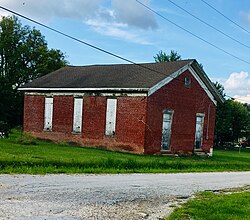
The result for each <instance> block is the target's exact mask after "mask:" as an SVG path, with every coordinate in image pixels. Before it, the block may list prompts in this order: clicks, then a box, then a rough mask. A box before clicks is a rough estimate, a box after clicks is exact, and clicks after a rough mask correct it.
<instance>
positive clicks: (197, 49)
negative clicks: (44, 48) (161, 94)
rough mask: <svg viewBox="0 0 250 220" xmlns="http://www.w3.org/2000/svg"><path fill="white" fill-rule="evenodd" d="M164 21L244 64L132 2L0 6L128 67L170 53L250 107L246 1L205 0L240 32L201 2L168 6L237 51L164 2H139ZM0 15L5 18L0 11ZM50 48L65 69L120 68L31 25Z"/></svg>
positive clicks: (249, 4)
mask: <svg viewBox="0 0 250 220" xmlns="http://www.w3.org/2000/svg"><path fill="white" fill-rule="evenodd" d="M140 1H141V2H143V3H144V4H146V5H148V6H149V7H150V8H152V9H153V10H155V11H157V12H158V13H160V14H161V15H163V16H164V17H166V18H167V19H169V20H171V21H172V22H174V23H176V24H177V25H179V26H182V27H183V28H185V29H187V30H188V31H190V32H192V33H193V34H195V35H198V36H199V37H201V38H203V39H204V40H206V41H208V42H210V43H212V44H214V45H216V46H217V47H220V48H221V49H223V50H225V51H227V52H229V53H231V54H232V55H234V56H237V57H239V58H240V59H243V60H245V61H246V62H248V63H246V62H243V61H240V60H238V59H236V58H234V57H232V56H229V55H228V54H225V53H223V52H222V51H220V50H218V49H216V48H214V47H212V46H211V45H208V44H206V43H204V42H203V41H201V40H199V39H197V38H195V37H194V36H192V35H190V34H189V33H186V32H185V31H183V30H181V29H180V28H178V27H176V26H175V25H173V24H171V23H169V22H168V21H166V20H164V19H162V18H161V17H159V16H157V15H156V14H154V13H152V12H150V11H149V10H148V9H146V8H145V7H143V6H142V5H140V4H139V3H138V2H136V0H126V1H124V0H53V1H50V0H43V1H35V0H0V5H1V6H4V7H7V8H9V9H11V10H14V11H16V12H18V13H21V14H23V15H25V16H28V17H30V18H32V19H35V20H37V21H39V22H43V23H45V24H46V25H49V26H50V27H53V28H55V29H58V30H60V31H62V32H65V33H67V34H69V35H72V36H74V37H76V38H79V39H81V40H83V41H86V42H88V43H90V44H93V45H95V46H98V47H100V48H102V49H105V50H108V51H110V52H112V53H115V54H118V55H120V56H123V57H125V58H127V59H130V60H132V61H134V62H138V63H144V62H154V58H153V56H155V55H156V54H157V53H158V52H159V51H160V50H162V51H164V52H166V53H169V52H170V50H175V51H177V52H178V53H179V54H181V56H182V59H191V58H195V59H197V60H198V62H200V63H202V64H203V67H204V69H205V71H206V73H207V74H208V76H209V77H210V79H211V80H212V81H219V82H220V83H222V84H223V85H224V87H225V91H226V93H227V94H228V95H230V96H233V97H241V98H240V99H242V100H249V101H248V102H249V103H250V64H249V63H250V34H249V32H250V0H238V1H235V0H206V2H207V3H209V4H210V5H212V6H214V7H215V8H216V9H218V10H219V11H220V12H222V13H223V14H224V15H226V16H227V17H229V18H230V19H232V20H233V21H234V22H236V23H237V24H239V25H240V26H242V27H243V28H245V29H247V30H248V32H246V31H244V30H242V29H240V28H239V27H237V26H236V25H234V24H233V23H231V22H229V21H228V20H226V19H225V18H224V17H222V16H221V15H220V14H218V13H216V12H215V11H214V10H212V9H211V8H210V7H208V6H207V5H206V4H205V3H204V2H203V1H202V0H192V1H191V0H172V1H174V2H175V3H176V4H178V5H179V6H180V7H182V8H184V9H185V10H187V11H189V12H190V13H192V14H193V15H195V16H197V17H199V18H200V19H202V20H204V21H205V22H207V23H209V24H210V25H212V26H213V27H215V28H217V29H219V30H220V31H222V32H223V33H225V34H227V35H229V36H230V37H232V38H234V39H236V40H237V41H239V42H241V43H242V44H245V45H246V46H243V45H241V44H239V43H237V42H235V41H233V40H232V39H229V38H228V37H225V36H224V35H222V34H221V33H218V32H217V31H215V30H214V29H212V28H210V27H208V26H206V25H204V24H203V23H201V22H200V21H198V20H196V19H195V18H193V17H192V16H190V15H189V14H187V13H186V12H184V11H182V10H181V9H180V8H178V7H176V6H175V5H173V4H172V3H171V2H170V1H168V0H161V1H159V0H140ZM0 15H7V14H6V12H4V11H2V10H1V11H0ZM21 21H22V23H23V24H28V25H31V26H35V27H36V28H37V29H39V30H41V32H42V34H43V35H44V36H45V38H46V40H47V42H48V45H49V47H50V48H56V49H60V50H61V51H63V52H64V53H65V54H66V56H67V60H68V61H69V62H70V64H71V65H92V64H110V63H125V62H124V61H122V60H119V59H117V58H114V57H112V56H109V55H107V54H104V53H101V52H99V51H97V50H94V49H92V48H89V47H87V46H85V45H81V44H79V43H77V42H74V41H72V40H70V39H67V38H65V37H63V36H60V35H58V34H56V33H53V32H51V31H49V30H46V29H44V28H42V27H39V26H37V25H35V24H32V23H30V22H27V21H25V20H23V19H21Z"/></svg>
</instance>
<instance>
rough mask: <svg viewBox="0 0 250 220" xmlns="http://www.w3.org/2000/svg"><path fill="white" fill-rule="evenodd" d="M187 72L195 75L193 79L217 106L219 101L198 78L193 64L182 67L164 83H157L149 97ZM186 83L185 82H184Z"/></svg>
mask: <svg viewBox="0 0 250 220" xmlns="http://www.w3.org/2000/svg"><path fill="white" fill-rule="evenodd" d="M186 70H189V71H190V73H191V74H192V75H193V77H194V78H195V79H196V80H197V82H198V83H199V84H200V86H201V87H202V89H203V90H204V91H205V92H206V94H207V95H208V97H209V98H210V99H211V101H212V102H213V103H214V104H215V105H217V101H216V100H215V98H214V96H213V95H212V93H211V92H210V90H209V89H208V88H207V86H206V85H205V84H204V83H203V81H202V80H201V78H200V77H199V76H198V74H197V73H196V72H195V71H194V69H193V68H192V67H191V63H189V64H187V65H185V66H184V67H182V68H181V69H179V70H178V71H176V72H174V73H172V74H171V75H170V76H168V77H166V78H165V79H163V80H162V81H160V82H159V83H157V84H156V85H154V86H153V87H151V88H150V89H149V91H148V96H150V95H152V94H154V93H155V92H156V91H158V90H159V89H160V88H162V87H163V86H165V85H167V84H168V83H170V82H171V81H172V80H173V79H175V78H177V77H178V76H180V75H181V74H182V73H183V72H185V71H186ZM183 83H184V82H183Z"/></svg>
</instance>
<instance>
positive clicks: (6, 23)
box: [0, 17, 67, 129]
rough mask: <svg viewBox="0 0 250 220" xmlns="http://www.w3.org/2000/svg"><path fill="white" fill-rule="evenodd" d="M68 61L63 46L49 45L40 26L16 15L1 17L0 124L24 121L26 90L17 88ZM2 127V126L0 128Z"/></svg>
mask: <svg viewBox="0 0 250 220" xmlns="http://www.w3.org/2000/svg"><path fill="white" fill-rule="evenodd" d="M66 64H67V61H66V60H65V55H64V54H63V53H62V52H61V51H60V50H55V49H49V48H48V45H47V42H46V41H45V38H44V36H43V35H42V34H41V32H40V31H39V30H36V29H35V28H30V27H29V26H27V25H26V26H22V24H21V22H20V21H19V20H18V19H17V18H16V17H2V18H1V20H0V125H1V124H2V125H6V124H7V125H8V127H13V126H16V125H18V124H20V123H21V122H22V114H23V113H22V112H23V104H22V103H23V94H22V93H21V92H18V90H17V89H18V88H19V87H20V86H21V85H23V84H24V83H27V82H29V81H32V80H33V79H35V78H37V77H40V76H43V75H45V74H47V73H49V72H52V71H54V70H56V69H58V68H61V67H63V66H65V65H66ZM0 129H1V128H0Z"/></svg>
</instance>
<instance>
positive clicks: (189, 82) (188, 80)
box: [185, 77, 191, 88]
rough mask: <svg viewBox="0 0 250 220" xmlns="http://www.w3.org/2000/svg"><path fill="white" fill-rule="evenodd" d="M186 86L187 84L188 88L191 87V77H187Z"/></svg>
mask: <svg viewBox="0 0 250 220" xmlns="http://www.w3.org/2000/svg"><path fill="white" fill-rule="evenodd" d="M185 86H186V88H190V87H191V79H190V77H185Z"/></svg>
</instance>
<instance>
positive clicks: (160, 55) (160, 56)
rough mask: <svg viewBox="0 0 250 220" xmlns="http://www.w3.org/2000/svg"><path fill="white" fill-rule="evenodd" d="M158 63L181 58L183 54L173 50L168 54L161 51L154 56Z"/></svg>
mask: <svg viewBox="0 0 250 220" xmlns="http://www.w3.org/2000/svg"><path fill="white" fill-rule="evenodd" d="M154 59H155V62H156V63H162V62H173V61H177V60H181V55H180V54H178V53H177V52H176V51H174V50H171V51H170V54H169V55H167V54H166V53H165V52H162V50H161V51H159V53H158V54H156V56H154Z"/></svg>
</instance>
